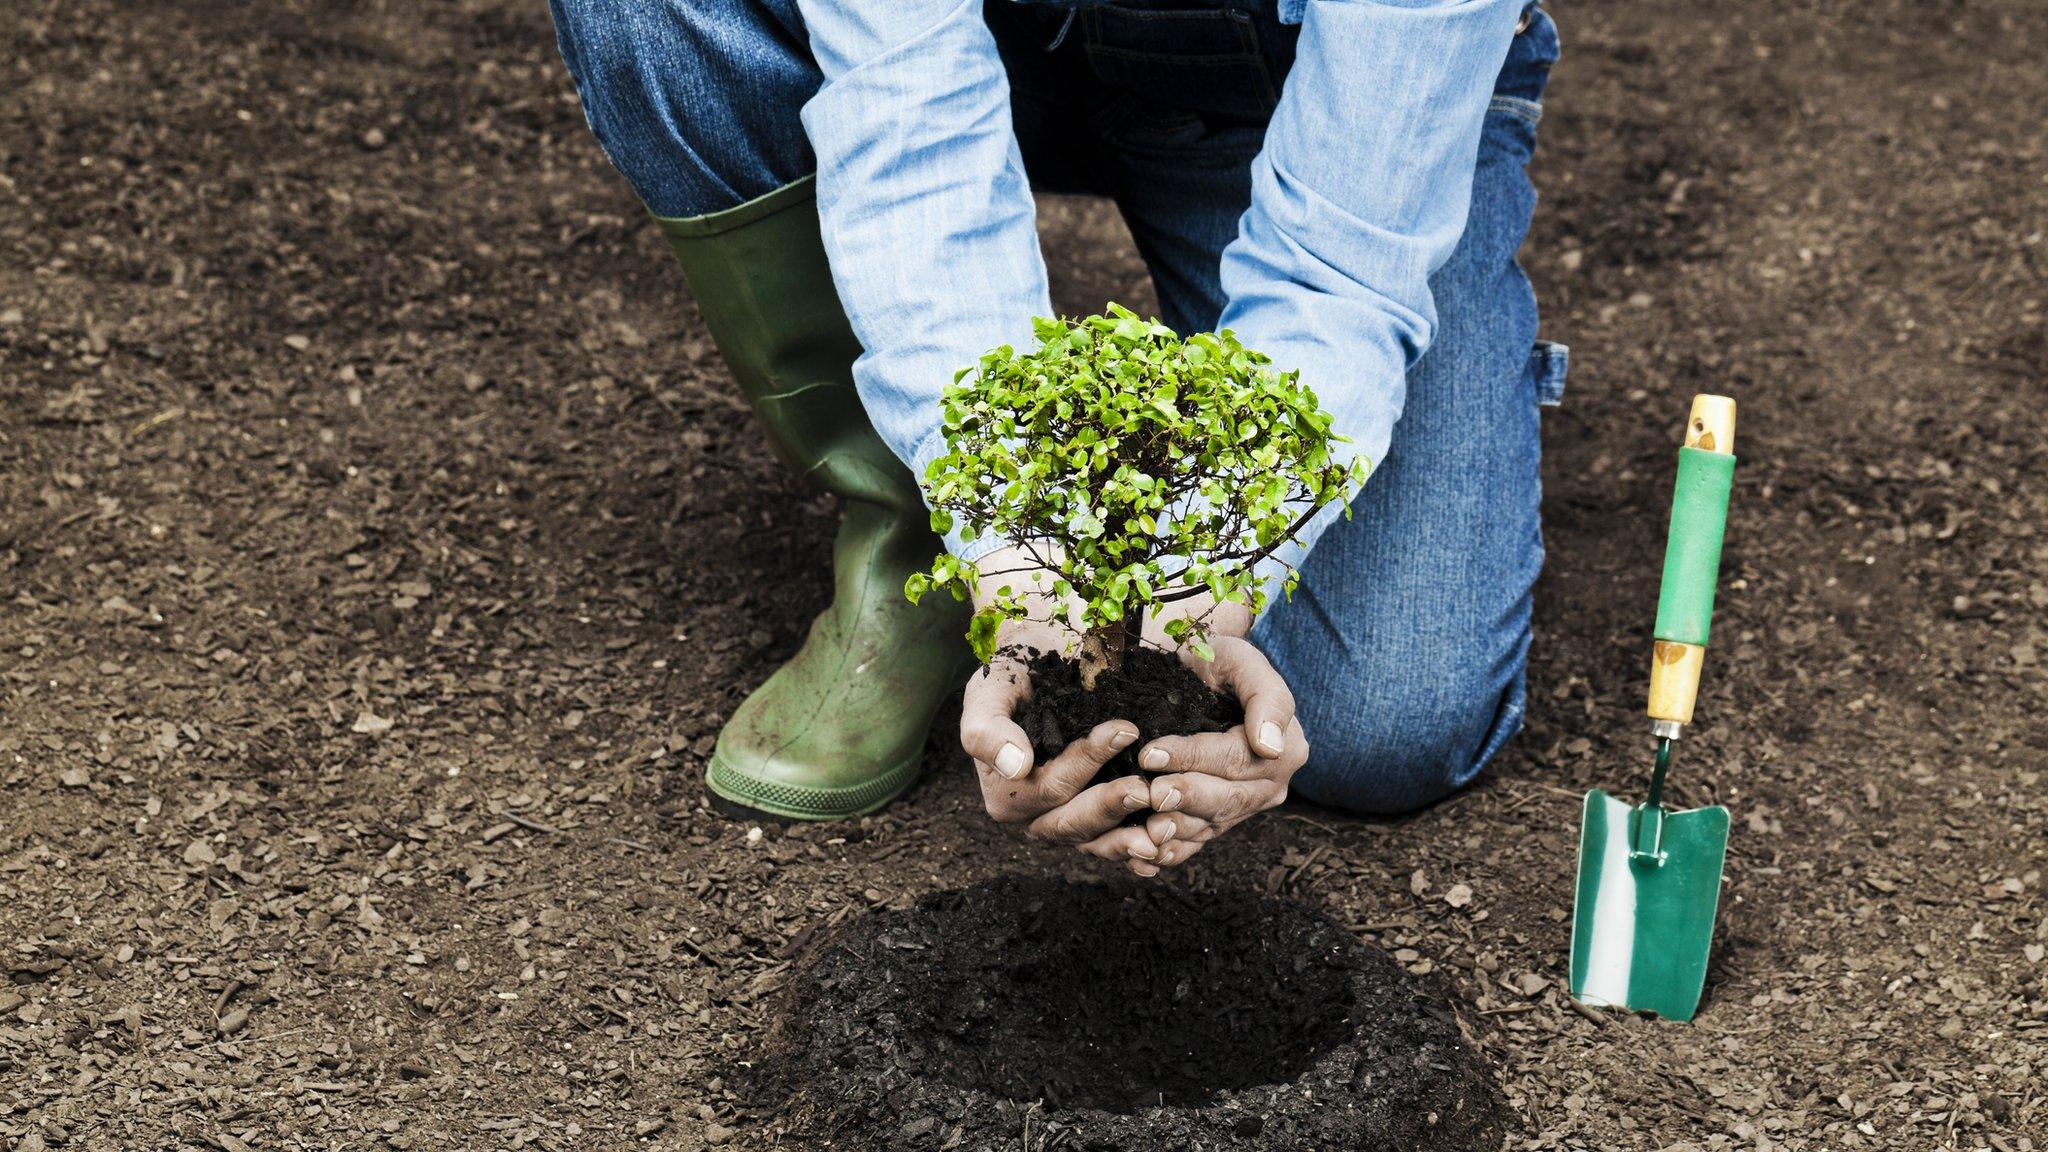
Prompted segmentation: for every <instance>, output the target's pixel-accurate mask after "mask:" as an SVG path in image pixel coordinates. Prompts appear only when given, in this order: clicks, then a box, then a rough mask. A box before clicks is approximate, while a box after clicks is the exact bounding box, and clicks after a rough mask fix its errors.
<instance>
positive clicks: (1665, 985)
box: [1571, 789, 1728, 1020]
mask: <svg viewBox="0 0 2048 1152" xmlns="http://www.w3.org/2000/svg"><path fill="white" fill-rule="evenodd" d="M1641 815H1642V810H1641V809H1640V808H1637V807H1636V806H1634V805H1631V804H1628V803H1626V802H1624V801H1621V800H1617V799H1615V798H1614V797H1612V796H1609V795H1608V794H1607V793H1605V792H1602V791H1600V790H1599V789H1594V790H1593V791H1591V792H1588V793H1587V794H1586V807H1585V813H1584V817H1583V820H1582V822H1581V824H1580V828H1579V883H1578V895H1577V899H1576V903H1575V905H1574V907H1573V911H1572V972H1571V989H1572V997H1573V999H1576V1000H1578V1001H1579V1002H1580V1003H1582V1004H1590V1005H1595V1006H1600V1007H1619V1008H1627V1009H1629V1010H1631V1011H1635V1012H1655V1013H1656V1014H1657V1015H1659V1016H1663V1017H1666V1018H1668V1019H1672V1020H1690V1019H1692V1017H1693V1013H1694V1012H1695V1011H1697V1010H1698V1009H1699V1003H1700V994H1701V993H1702V992H1703V991H1704V990H1705V988H1706V981H1707V956H1708V953H1709V952H1710V951H1711V950H1712V948H1713V943H1714V914H1715V911H1716V909H1717V907H1718V905H1719V904H1720V899H1721V865H1722V863H1723V861H1724V860H1725V859H1726V857H1727V853H1728V810H1727V809H1726V808H1722V807H1718V806H1717V807H1713V808H1696V809H1693V810H1692V811H1690V812H1669V813H1666V814H1665V816H1664V830H1663V838H1662V841H1661V848H1662V852H1661V858H1657V857H1644V856H1639V855H1636V854H1633V853H1632V852H1631V851H1630V847H1631V844H1632V842H1633V840H1634V838H1635V836H1634V833H1635V822H1636V821H1637V820H1639V819H1641Z"/></svg>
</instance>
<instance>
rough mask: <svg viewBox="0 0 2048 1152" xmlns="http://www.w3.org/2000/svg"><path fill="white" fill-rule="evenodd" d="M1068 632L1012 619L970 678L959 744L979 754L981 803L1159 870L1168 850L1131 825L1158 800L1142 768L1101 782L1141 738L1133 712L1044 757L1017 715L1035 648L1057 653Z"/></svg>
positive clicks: (1139, 867)
mask: <svg viewBox="0 0 2048 1152" xmlns="http://www.w3.org/2000/svg"><path fill="white" fill-rule="evenodd" d="M1062 638H1063V637H1062V633H1061V632H1060V631H1059V630H1057V629H1055V628H1054V627H1052V626H1051V625H1044V624H1031V623H1028V622H1018V623H1014V624H1006V625H1004V628H1003V631H1002V634H1001V642H1000V646H999V648H998V651H997V654H996V658H995V659H994V660H993V661H992V662H990V664H989V666H988V667H986V668H984V669H982V670H981V671H980V672H977V673H976V674H975V675H974V678H973V679H971V680H969V681H968V682H967V692H966V696H965V698H964V700H963V701H962V704H961V708H960V745H961V747H963V748H965V749H966V750H967V754H968V755H969V756H971V757H973V758H974V771H975V775H976V776H977V777H978V778H979V780H980V782H981V799H982V804H983V805H984V806H985V807H986V808H987V809H988V814H989V815H990V816H991V817H993V818H994V819H995V820H996V821H997V822H998V823H1002V824H1008V825H1013V826H1020V827H1022V828H1023V829H1024V830H1025V832H1026V833H1027V834H1028V835H1030V836H1032V837H1034V838H1036V839H1040V840H1053V841H1058V842H1060V843H1066V844H1073V845H1075V846H1076V847H1078V848H1080V849H1081V851H1083V852H1086V853H1088V854H1089V855H1091V856H1097V857H1100V858H1102V859H1104V860H1112V861H1116V862H1119V863H1124V864H1127V865H1128V866H1129V867H1130V868H1131V870H1132V871H1134V872H1136V873H1138V874H1139V875H1140V876H1153V875H1157V874H1158V869H1157V868H1156V867H1155V866H1153V864H1152V863H1151V861H1152V860H1153V859H1154V858H1155V857H1157V856H1158V855H1159V849H1158V846H1157V845H1156V844H1154V843H1153V840H1152V837H1151V835H1150V834H1149V833H1148V830H1147V828H1146V827H1144V826H1142V825H1129V826H1126V825H1125V824H1124V821H1125V820H1126V819H1127V818H1129V817H1130V815H1131V814H1132V813H1133V812H1137V811H1141V810H1143V809H1146V808H1149V807H1151V795H1152V793H1151V789H1150V787H1149V786H1148V785H1147V784H1146V782H1145V779H1144V778H1143V777H1141V776H1135V775H1133V776H1124V777H1121V778H1119V779H1115V780H1107V781H1102V782H1100V783H1097V782H1095V774H1096V773H1097V772H1100V771H1101V770H1102V766H1103V765H1104V764H1107V763H1108V762H1109V761H1110V759H1111V758H1112V757H1114V756H1115V755H1116V754H1117V753H1119V752H1121V751H1123V750H1124V749H1126V748H1128V747H1130V746H1131V744H1132V743H1133V742H1134V741H1136V740H1137V738H1138V728H1137V726H1136V725H1134V724H1132V723H1131V722H1129V721H1127V720H1105V721H1103V722H1102V723H1101V724H1098V725H1096V726H1095V728H1094V729H1093V730H1091V731H1090V732H1089V733H1088V735H1087V736H1085V737H1083V738H1082V739H1080V740H1076V741H1074V742H1073V743H1072V744H1069V745H1067V747H1066V748H1065V749H1064V750H1063V751H1061V752H1060V754H1059V755H1057V756H1055V757H1053V758H1052V759H1051V760H1049V761H1047V762H1046V763H1044V764H1039V763H1038V762H1037V757H1036V756H1035V755H1034V753H1033V750H1032V747H1031V740H1030V739H1029V738H1028V737H1026V736H1025V734H1024V729H1023V728H1021V727H1019V726H1018V724H1017V721H1016V719H1015V715H1016V712H1017V709H1018V708H1019V707H1021V706H1022V705H1023V703H1024V701H1025V700H1027V699H1029V698H1030V696H1031V678H1030V675H1029V671H1028V669H1027V667H1026V661H1028V660H1029V659H1030V654H1031V653H1033V652H1039V651H1057V650H1058V649H1059V647H1060V644H1061V641H1062Z"/></svg>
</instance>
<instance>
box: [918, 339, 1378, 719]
mask: <svg viewBox="0 0 2048 1152" xmlns="http://www.w3.org/2000/svg"><path fill="white" fill-rule="evenodd" d="M1034 332H1035V334H1036V336H1037V337H1038V347H1037V348H1036V349H1034V350H1032V351H1030V352H1023V353H1020V352H1018V351H1017V350H1016V349H1014V348H1012V347H1010V346H1008V345H1004V346H1003V347H1000V348H997V349H995V350H994V351H991V352H989V353H988V354H987V355H985V356H983V357H982V358H981V361H980V363H979V365H978V366H977V367H976V368H975V369H970V370H967V371H963V372H961V373H960V374H959V376H957V377H955V379H954V381H953V384H952V386H951V387H949V388H948V389H947V390H946V392H945V396H944V426H943V431H944V436H945V440H946V447H947V452H946V454H945V455H943V456H941V457H939V458H938V459H936V460H934V461H933V462H932V464H931V466H930V468H929V469H928V470H927V472H926V474H925V477H924V484H925V487H926V492H927V494H928V495H929V497H930V503H931V506H932V509H933V511H932V527H933V528H934V529H935V530H937V531H939V532H942V533H943V532H947V531H950V530H951V529H952V528H953V526H954V524H955V523H958V524H959V525H960V527H961V534H962V535H963V537H965V538H966V539H968V540H970V541H971V540H974V539H976V538H978V537H981V536H984V535H994V536H996V537H998V538H1000V539H1003V540H1006V541H1010V542H1012V543H1014V544H1016V545H1017V546H1018V547H1019V548H1020V549H1022V550H1023V551H1024V552H1025V553H1027V554H1028V555H1029V556H1030V557H1031V558H1032V561H1033V562H1034V563H1035V565H1036V566H1037V568H1038V569H1042V570H1044V571H1047V572H1050V573H1052V574H1053V577H1054V578H1053V587H1052V588H1051V589H1043V588H1039V589H1024V588H1019V587H1017V586H1016V583H1015V582H1012V583H1005V584H1003V585H1002V586H1000V587H999V588H997V589H996V590H995V593H994V595H993V596H992V597H990V598H989V603H988V606H987V607H985V608H983V609H982V610H981V611H980V612H978V613H976V615H975V616H974V617H973V623H972V625H971V626H970V629H969V632H968V639H969V642H970V643H971V644H972V645H973V647H974V651H975V654H976V655H977V656H979V657H980V659H981V661H982V662H983V663H984V664H986V663H988V662H989V661H990V660H991V659H993V658H994V656H995V650H996V634H997V630H998V628H999V627H1000V626H1001V624H1002V622H1003V621H1004V620H1009V619H1018V618H1022V617H1024V616H1025V615H1026V614H1027V609H1026V606H1025V593H1026V592H1028V591H1039V592H1044V591H1051V592H1053V593H1056V594H1057V595H1058V596H1059V597H1060V598H1061V599H1062V600H1063V601H1065V600H1072V601H1074V602H1077V603H1078V605H1079V616H1080V623H1079V630H1080V633H1081V635H1080V637H1079V641H1080V644H1079V647H1080V654H1079V655H1080V665H1081V676H1082V682H1083V684H1084V685H1086V686H1087V687H1088V688H1089V689H1090V690H1091V691H1092V690H1093V688H1094V686H1095V684H1096V680H1097V677H1099V676H1100V675H1101V674H1102V673H1103V672H1105V671H1110V670H1115V669H1119V668H1121V667H1122V665H1123V663H1124V660H1125V657H1126V655H1127V654H1128V653H1129V652H1130V650H1131V648H1132V646H1133V645H1134V644H1136V643H1137V641H1138V639H1139V637H1140V636H1141V635H1142V633H1143V626H1144V621H1145V618H1146V617H1147V615H1148V614H1150V613H1153V612H1155V611H1157V610H1158V609H1159V608H1160V607H1161V606H1163V605H1167V604H1171V603H1173V602H1175V601H1179V600H1185V599H1189V598H1192V597H1194V596H1197V595H1199V594H1201V593H1203V592H1207V593H1209V594H1210V595H1211V596H1213V597H1214V598H1215V601H1216V602H1217V603H1234V604H1242V605H1245V606H1246V607H1248V608H1249V609H1250V610H1251V611H1252V612H1254V613H1257V612H1259V611H1262V610H1263V609H1264V608H1265V607H1266V593H1265V592H1264V590H1263V589H1262V588H1261V587H1260V580H1259V577H1258V575H1257V574H1256V572H1255V567H1256V565H1257V564H1258V563H1259V562H1260V561H1261V560H1264V559H1265V558H1266V557H1268V556H1270V555H1272V553H1273V551H1274V550H1275V549H1276V548H1278V547H1279V546H1280V545H1281V544H1282V543H1283V542H1284V541H1286V540H1288V539H1289V538H1291V537H1293V536H1294V535H1295V534H1296V533H1298V532H1300V531H1301V530H1302V528H1303V527H1304V526H1305V525H1306V524H1307V523H1308V521H1309V519H1310V518H1311V517H1312V516H1313V515H1314V514H1315V512H1316V511H1317V510H1318V509H1320V508H1322V507H1324V506H1325V505H1328V504H1330V503H1332V502H1335V501H1338V500H1343V499H1345V498H1346V497H1347V496H1348V495H1349V494H1350V492H1351V491H1352V490H1353V489H1354V488H1355V487H1356V486H1357V484H1358V483H1359V482H1360V481H1361V480H1362V479H1363V477H1364V474H1365V468H1366V464H1365V462H1364V461H1363V460H1362V459H1354V460H1350V461H1344V460H1340V459H1339V458H1338V456H1337V455H1336V454H1335V453H1334V452H1333V450H1332V449H1333V446H1334V445H1337V444H1340V443H1344V442H1345V440H1344V437H1341V436H1338V435H1336V434H1335V433H1333V432H1332V431H1331V430H1330V424H1331V418H1330V415H1329V413H1327V412H1325V411H1323V410H1322V408H1321V407H1319V406H1318V404H1317V402H1316V397H1315V394H1314V393H1313V392H1311V391H1310V390H1309V389H1308V388H1306V387H1304V386H1303V385H1302V384H1301V382H1300V380H1299V378H1298V374H1297V373H1294V372H1282V371H1279V370H1277V369H1275V368H1274V367H1273V365H1272V363H1271V361H1270V360H1268V358H1267V357H1266V356H1264V355H1262V354H1261V353H1258V352H1255V351H1253V350H1251V349H1249V348H1246V347H1245V346H1244V345H1242V344H1240V343H1239V342H1238V340H1237V337H1236V336H1234V335H1233V334H1232V333H1230V332H1229V331H1223V332H1216V333H1201V334H1198V335H1194V336H1190V337H1188V338H1187V339H1185V340H1183V339H1181V338H1180V337H1179V336H1178V335H1176V334H1175V333H1174V331H1173V330H1172V329H1170V328H1168V327H1166V326H1165V325H1163V324H1160V323H1158V322H1156V321H1148V320H1144V319H1141V318H1140V317H1139V316H1137V315H1136V314H1135V313H1133V312H1131V311H1130V310H1129V309H1126V308H1123V307H1120V306H1118V305H1115V304H1112V305H1110V306H1109V314H1108V315H1104V316H1090V317H1088V318H1087V319H1085V320H1079V321H1066V320H1046V319H1040V320H1038V321H1036V322H1035V324H1034ZM1015 574H1016V573H1015V572H1014V571H1003V572H982V571H979V570H978V567H977V565H975V564H974V563H972V562H968V561H963V560H960V559H958V558H957V557H954V556H952V555H945V554H942V555H940V556H939V557H938V558H937V559H936V560H934V561H933V562H932V567H931V571H930V572H929V573H923V572H920V573H917V574H914V575H913V576H911V577H910V580H909V581H908V583H907V584H906V586H905V588H904V591H905V594H906V595H908V596H909V597H910V598H911V599H912V600H913V601H914V600H917V599H918V598H919V597H921V596H923V595H924V594H925V593H927V592H929V591H931V590H933V589H941V588H943V589H945V590H947V591H948V592H951V593H952V594H953V595H954V596H955V597H957V598H960V599H966V598H967V597H968V596H969V595H970V594H972V593H974V592H975V591H976V590H977V589H978V587H979V585H980V583H981V582H983V581H988V580H996V579H1002V578H1003V577H1006V576H1011V575H1015ZM1294 582H1295V574H1294V573H1293V572H1292V571H1291V570H1290V571H1289V572H1288V573H1287V574H1286V577H1285V580H1284V582H1283V585H1282V586H1283V588H1284V589H1285V590H1286V591H1292V590H1293V587H1294ZM1059 623H1060V624H1062V625H1065V626H1067V627H1069V628H1072V627H1075V625H1074V624H1073V623H1072V622H1070V621H1068V620H1066V619H1064V618H1062V619H1061V620H1059ZM1163 630H1164V632H1165V634H1166V635H1167V636H1168V637H1169V638H1171V639H1172V641H1173V642H1174V643H1175V644H1177V645H1182V646H1185V647H1187V648H1189V649H1190V650H1192V651H1193V652H1195V653H1196V654H1198V655H1200V656H1202V657H1203V658H1205V659H1207V658H1210V656H1211V651H1210V647H1209V642H1208V627H1207V621H1206V618H1205V617H1189V616H1180V617H1176V618H1173V619H1170V620H1168V621H1167V622H1166V624H1165V625H1164V629H1163Z"/></svg>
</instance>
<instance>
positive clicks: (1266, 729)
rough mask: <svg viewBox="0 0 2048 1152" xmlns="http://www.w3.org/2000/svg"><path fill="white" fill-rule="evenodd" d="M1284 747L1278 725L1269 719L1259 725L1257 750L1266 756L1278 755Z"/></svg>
mask: <svg viewBox="0 0 2048 1152" xmlns="http://www.w3.org/2000/svg"><path fill="white" fill-rule="evenodd" d="M1282 747H1284V745H1283V744H1282V743H1281V739H1280V726H1279V725H1278V724H1275V723H1273V722H1272V721H1271V720H1268V721H1266V722H1265V723H1264V724H1261V725H1259V750H1260V751H1261V752H1264V753H1266V754H1267V755H1268V756H1278V755H1279V754H1280V749H1281V748H1282Z"/></svg>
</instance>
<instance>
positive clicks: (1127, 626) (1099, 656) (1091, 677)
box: [1081, 611, 1145, 692]
mask: <svg viewBox="0 0 2048 1152" xmlns="http://www.w3.org/2000/svg"><path fill="white" fill-rule="evenodd" d="M1144 632H1145V616H1144V613H1143V612H1142V611H1140V612H1139V613H1138V614H1137V615H1136V616H1135V617H1127V618H1125V619H1123V620H1119V621H1117V622H1116V623H1114V624H1109V625H1105V626H1103V627H1101V628H1090V629H1089V630H1088V631H1086V632H1084V633H1082V635H1081V687H1083V688H1085V689H1087V690H1088V691H1090V692H1093V691H1095V680H1096V678H1097V677H1099V676H1101V675H1102V674H1103V673H1104V672H1115V671H1118V670H1120V669H1122V668H1123V666H1124V657H1125V656H1126V655H1128V654H1129V653H1130V650H1131V649H1132V648H1133V647H1135V646H1136V645H1137V643H1138V638H1139V637H1140V636H1142V635H1144Z"/></svg>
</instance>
